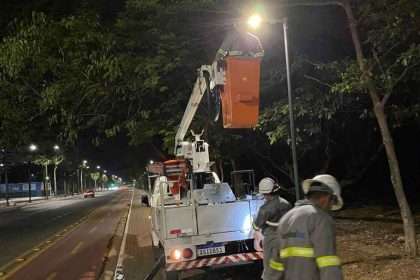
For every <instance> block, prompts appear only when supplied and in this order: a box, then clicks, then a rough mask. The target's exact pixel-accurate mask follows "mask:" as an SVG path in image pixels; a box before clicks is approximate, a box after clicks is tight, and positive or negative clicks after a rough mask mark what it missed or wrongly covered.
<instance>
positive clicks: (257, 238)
mask: <svg viewBox="0 0 420 280" xmlns="http://www.w3.org/2000/svg"><path fill="white" fill-rule="evenodd" d="M263 240H264V235H263V234H262V233H261V231H260V230H256V231H254V248H255V250H256V251H258V252H262V251H263V250H264V248H263V245H262V243H263Z"/></svg>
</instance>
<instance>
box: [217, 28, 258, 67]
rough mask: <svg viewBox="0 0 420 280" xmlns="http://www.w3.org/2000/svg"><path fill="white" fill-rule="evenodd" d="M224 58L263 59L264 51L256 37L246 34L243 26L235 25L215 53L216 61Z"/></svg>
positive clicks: (246, 31)
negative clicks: (247, 57) (244, 57)
mask: <svg viewBox="0 0 420 280" xmlns="http://www.w3.org/2000/svg"><path fill="white" fill-rule="evenodd" d="M225 56H249V57H263V56H264V49H263V48H262V45H261V41H260V39H259V38H258V37H257V36H255V35H254V34H252V33H250V32H248V30H247V28H246V26H245V25H244V24H240V23H237V24H234V26H233V29H232V30H230V31H229V32H228V33H227V35H226V37H225V38H224V40H223V42H222V45H221V46H220V48H219V50H218V51H217V54H216V61H219V60H220V59H222V58H224V57H225Z"/></svg>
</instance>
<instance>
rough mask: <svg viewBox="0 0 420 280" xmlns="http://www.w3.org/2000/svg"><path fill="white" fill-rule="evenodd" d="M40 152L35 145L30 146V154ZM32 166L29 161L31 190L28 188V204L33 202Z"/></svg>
mask: <svg viewBox="0 0 420 280" xmlns="http://www.w3.org/2000/svg"><path fill="white" fill-rule="evenodd" d="M37 150H38V146H37V145H35V144H31V145H29V152H30V153H34V152H36V151H37ZM31 164H32V161H31V160H29V161H28V171H29V174H28V175H29V176H28V181H29V188H28V202H32V171H31Z"/></svg>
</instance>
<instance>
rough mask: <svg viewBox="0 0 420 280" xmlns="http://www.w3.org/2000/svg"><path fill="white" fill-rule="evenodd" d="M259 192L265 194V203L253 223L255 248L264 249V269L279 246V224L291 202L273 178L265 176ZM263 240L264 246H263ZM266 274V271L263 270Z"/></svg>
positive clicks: (259, 185)
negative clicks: (281, 195) (283, 194)
mask: <svg viewBox="0 0 420 280" xmlns="http://www.w3.org/2000/svg"><path fill="white" fill-rule="evenodd" d="M258 187H259V193H260V194H262V195H264V199H265V203H264V204H263V205H262V206H261V207H260V209H259V211H258V215H257V218H256V219H255V221H254V223H253V228H254V244H255V246H254V247H255V249H256V250H258V251H261V250H263V251H264V261H263V264H264V271H265V269H266V268H267V267H268V265H269V261H270V259H271V258H273V257H274V255H275V254H276V252H277V251H276V250H277V249H278V246H276V240H277V234H276V233H277V226H278V223H279V220H280V218H281V217H282V216H283V215H284V214H285V213H286V212H287V211H288V210H289V209H290V208H291V206H290V203H289V202H288V201H287V200H285V199H283V198H282V197H280V194H279V191H280V188H281V187H280V186H279V185H278V184H277V183H276V182H275V181H274V180H273V179H271V178H268V177H266V178H263V179H262V180H261V181H260V182H259V184H258ZM261 241H262V244H263V246H262V247H263V248H261V245H260V244H261ZM263 275H264V272H263Z"/></svg>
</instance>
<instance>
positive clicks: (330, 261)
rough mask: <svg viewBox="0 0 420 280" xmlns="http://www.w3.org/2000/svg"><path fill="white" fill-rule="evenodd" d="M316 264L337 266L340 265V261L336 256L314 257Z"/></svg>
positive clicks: (321, 266) (320, 266)
mask: <svg viewBox="0 0 420 280" xmlns="http://www.w3.org/2000/svg"><path fill="white" fill-rule="evenodd" d="M316 264H317V265H318V267H319V268H323V267H328V266H339V265H341V261H340V258H339V257H337V256H322V257H318V258H316Z"/></svg>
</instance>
